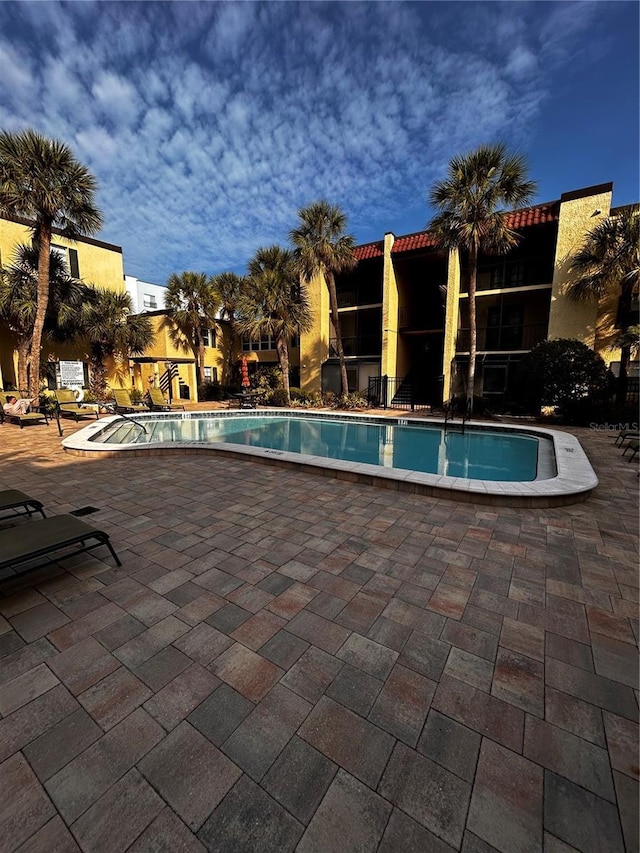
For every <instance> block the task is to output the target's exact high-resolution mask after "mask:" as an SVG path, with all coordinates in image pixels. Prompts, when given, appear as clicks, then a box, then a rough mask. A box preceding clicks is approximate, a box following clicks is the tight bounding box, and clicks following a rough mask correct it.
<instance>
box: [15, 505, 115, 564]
mask: <svg viewBox="0 0 640 853" xmlns="http://www.w3.org/2000/svg"><path fill="white" fill-rule="evenodd" d="M92 541H93V544H87V543H88V542H92ZM75 545H80V546H81V547H80V548H74V547H73V546H75ZM101 545H106V546H107V548H108V549H109V551H110V552H111V556H112V557H113V559H114V560H115V562H116V564H117V565H118V566H121V565H122V563H121V562H120V560H119V559H118V555H117V554H116V552H115V551H114V550H113V546H112V545H111V542H110V541H109V535H108V534H107V533H105V532H104V531H103V530H97V529H96V528H95V527H92V526H91V525H90V524H86V523H85V522H84V521H80V519H78V518H75V516H73V515H53V516H51V517H49V518H43V519H40V520H38V521H31V522H29V524H28V525H27V526H25V525H18V526H17V527H10V528H8V529H7V530H0V570H1V569H9V570H14V569H15V567H16V566H19V565H20V564H21V563H28V562H31V561H32V560H36V559H37V558H38V557H44V556H47V555H49V554H52V553H55V552H56V551H61V550H63V549H69V548H73V550H72V552H71V554H66V556H71V555H72V554H79V553H82V552H83V551H91V550H92V549H93V548H99V547H100V546H101ZM13 573H14V574H15V572H13Z"/></svg>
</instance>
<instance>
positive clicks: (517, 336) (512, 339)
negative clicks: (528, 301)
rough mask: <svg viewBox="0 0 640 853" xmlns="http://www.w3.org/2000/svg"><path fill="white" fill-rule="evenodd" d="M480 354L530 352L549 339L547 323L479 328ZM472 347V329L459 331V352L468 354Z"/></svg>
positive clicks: (457, 340)
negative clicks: (488, 352) (489, 352)
mask: <svg viewBox="0 0 640 853" xmlns="http://www.w3.org/2000/svg"><path fill="white" fill-rule="evenodd" d="M476 335H477V343H476V348H477V351H478V352H485V351H496V350H497V351H499V352H508V351H510V350H518V351H519V350H530V349H533V347H534V346H535V345H536V344H539V343H541V342H542V341H544V340H545V339H546V337H547V323H530V324H528V325H526V326H523V325H521V324H517V325H513V326H478V328H477V332H476ZM470 345H471V329H459V330H458V337H457V339H456V349H457V351H458V352H468V351H469V347H470Z"/></svg>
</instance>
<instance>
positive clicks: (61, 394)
mask: <svg viewBox="0 0 640 853" xmlns="http://www.w3.org/2000/svg"><path fill="white" fill-rule="evenodd" d="M55 396H56V409H57V411H58V414H60V415H62V416H63V417H65V418H73V420H74V421H81V420H83V419H84V418H92V417H93V416H94V415H95V417H96V420H97V418H98V408H97V407H96V408H95V410H94V409H93V408H91V409H85V408H84V407H83V405H82V403H79V402H78V401H77V400H76V397H75V394H74V393H73V391H71V389H69V388H58V390H57V391H55Z"/></svg>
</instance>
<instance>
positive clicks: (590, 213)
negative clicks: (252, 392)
mask: <svg viewBox="0 0 640 853" xmlns="http://www.w3.org/2000/svg"><path fill="white" fill-rule="evenodd" d="M612 190H613V185H612V184H601V185H598V186H593V187H587V188H585V189H581V190H577V191H575V192H568V193H564V194H563V195H562V196H561V197H560V198H559V199H557V200H555V201H552V202H549V203H546V204H538V205H533V206H531V207H527V208H525V209H522V210H517V211H514V212H512V213H511V214H509V220H508V224H509V227H510V228H512V229H513V230H515V231H517V232H518V233H519V234H520V237H521V239H520V242H519V244H518V245H517V246H516V247H515V248H514V249H513V250H511V251H510V252H509V253H508V254H507V255H502V256H483V255H481V256H480V258H479V268H478V279H477V297H476V304H477V362H476V393H477V394H481V395H483V396H485V397H487V398H489V399H490V400H492V401H493V402H494V404H495V405H496V406H500V405H501V404H504V403H505V402H508V401H509V399H510V397H512V396H513V393H514V390H515V388H514V385H515V383H516V382H517V364H518V362H519V361H520V360H521V358H522V356H523V355H524V354H525V353H526V352H528V351H529V350H530V349H531V348H532V347H533V346H535V345H536V344H537V343H539V342H540V341H543V340H545V339H547V338H578V339H580V340H582V341H583V342H584V343H586V344H587V345H588V346H590V347H591V348H593V349H594V350H595V351H596V352H598V353H599V354H600V355H601V356H602V358H603V359H604V360H605V362H606V363H607V364H608V365H610V367H611V368H612V370H613V372H614V373H616V372H617V370H618V368H619V358H620V352H619V350H616V349H614V348H612V340H613V338H614V336H615V330H614V328H613V323H612V308H615V305H616V302H617V294H616V293H615V292H614V293H611V294H609V295H608V297H607V298H606V299H604V300H601V302H600V303H599V304H595V303H577V302H575V301H573V300H571V299H569V297H568V296H567V286H568V284H569V282H570V278H571V272H570V269H569V260H570V258H571V256H572V255H573V254H574V253H575V252H576V251H577V250H578V249H579V248H580V247H581V246H582V245H583V243H584V240H585V237H586V235H587V233H588V232H589V231H590V230H592V229H593V228H594V227H595V226H596V225H597V224H598V222H600V221H602V219H604V218H606V217H608V216H610V215H613V216H615V215H616V213H617V212H619V210H620V208H618V209H612V208H611V200H612ZM355 252H356V256H357V258H358V265H357V267H356V268H355V270H354V271H352V272H350V273H345V274H341V275H339V276H337V277H336V288H337V292H338V305H339V311H340V317H341V331H342V337H343V345H344V350H345V355H346V360H347V374H348V376H349V387H350V390H361V391H364V390H367V388H369V389H370V390H371V389H373V390H374V392H375V393H374V396H378V397H380V399H381V402H383V403H387V404H389V403H391V402H392V400H393V401H394V402H395V403H398V404H403V403H405V404H406V403H409V402H411V401H413V402H415V403H416V404H419V405H427V404H430V405H434V404H435V405H437V404H440V403H442V402H443V401H444V400H448V399H450V397H451V396H452V395H454V394H463V393H464V380H465V376H466V370H467V365H468V360H469V319H468V315H469V300H468V271H467V258H466V257H465V256H464V254H463V255H462V256H461V257H459V255H458V253H457V252H452V253H450V254H447V253H445V252H443V251H441V250H439V249H438V248H437V247H436V245H435V243H434V240H433V238H432V236H431V235H430V234H429V232H428V231H420V232H418V233H415V234H409V235H405V236H400V237H396V236H395V235H393V234H391V233H388V234H386V235H385V236H384V239H382V240H380V241H377V242H374V243H368V244H366V245H361V246H358V247H356V250H355ZM311 298H312V302H313V304H314V307H315V308H316V311H317V328H315V329H314V330H313V331H312V332H310V333H309V334H307V335H303V337H302V341H301V343H302V349H301V355H300V358H301V376H302V380H301V381H302V387H303V388H307V389H309V390H312V389H319V388H321V387H322V388H324V389H331V390H334V391H336V390H339V374H338V362H337V358H336V357H335V356H334V353H333V351H332V341H331V325H330V320H329V306H328V297H327V296H326V287H325V285H324V282H323V281H321V280H319V279H316V280H314V281H313V282H312V285H311ZM636 308H637V302H636ZM613 314H615V311H614V312H613ZM634 371H635V375H637V362H636V363H635V365H634ZM377 377H387V380H386V381H382V382H381V381H380V379H379V378H377Z"/></svg>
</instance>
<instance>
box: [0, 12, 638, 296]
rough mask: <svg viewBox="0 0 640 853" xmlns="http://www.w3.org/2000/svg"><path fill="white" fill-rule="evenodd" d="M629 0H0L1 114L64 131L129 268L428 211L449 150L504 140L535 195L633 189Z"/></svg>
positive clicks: (421, 222) (187, 264)
mask: <svg viewBox="0 0 640 853" xmlns="http://www.w3.org/2000/svg"><path fill="white" fill-rule="evenodd" d="M638 8H639V7H638V4H637V3H635V2H628V3H626V2H624V3H620V2H604V3H596V2H587V3H583V2H570V3H560V2H533V3H528V2H507V3H498V2H491V3H465V2H456V3H449V2H431V3H429V2H424V3H404V2H393V3H383V2H380V3H376V2H364V3H361V2H347V3H342V2H334V3H323V2H306V3H295V2H283V3H280V2H267V3H252V2H231V3H226V2H208V3H198V2H178V3H155V2H143V3H137V2H126V3H118V2H77V3H75V2H74V3H65V4H58V3H56V2H47V3H42V2H37V3H31V2H24V3H11V2H5V3H0V81H2V83H0V128H2V129H3V130H19V129H23V128H25V127H33V128H35V129H37V130H39V131H40V132H42V133H44V134H47V135H49V136H52V137H56V138H59V139H62V140H64V141H65V142H67V143H68V144H69V145H70V146H71V147H72V148H73V150H74V151H75V153H76V155H77V156H78V158H79V159H80V160H81V161H83V162H84V163H86V164H87V165H88V166H89V168H90V169H91V170H92V171H93V173H94V174H95V175H96V177H97V179H98V182H99V194H98V204H99V206H100V208H101V209H102V210H103V212H104V216H105V225H104V228H103V230H102V232H101V234H100V235H99V236H100V238H101V239H103V240H106V241H109V242H112V243H116V244H118V245H121V246H122V247H123V251H124V265H125V272H126V273H128V274H130V275H135V276H137V277H139V278H141V279H143V280H146V281H152V282H156V283H159V284H164V283H166V280H167V278H168V277H169V275H170V274H171V273H173V272H182V271H183V270H187V269H191V270H196V271H203V272H206V273H210V274H214V273H218V272H222V271H224V270H230V269H233V270H235V271H238V272H242V271H244V268H245V265H246V263H247V261H248V260H249V258H250V257H251V256H252V254H253V253H254V252H255V250H256V249H257V248H258V247H259V246H261V245H269V244H271V243H280V244H282V245H284V244H286V242H287V235H288V232H289V230H290V229H291V228H292V227H294V226H295V223H296V211H297V210H298V209H299V208H300V207H301V206H303V205H305V204H308V203H310V202H311V201H314V200H317V199H319V198H326V199H328V200H329V201H331V202H332V203H334V204H338V205H340V206H341V207H342V208H343V209H344V211H345V212H346V214H347V216H348V219H349V231H350V233H352V234H353V235H354V236H355V238H356V240H357V241H358V242H360V243H364V242H369V241H371V240H378V239H381V238H382V236H383V235H384V233H385V232H386V231H393V232H394V233H395V234H397V235H399V234H406V233H410V232H413V231H418V230H421V229H422V228H424V227H425V226H426V224H427V222H428V220H429V218H430V215H431V211H430V210H429V208H428V205H427V195H428V192H429V188H430V187H431V185H432V184H433V182H434V181H436V180H438V179H439V178H441V177H442V176H443V175H444V173H445V170H446V165H447V162H448V160H449V158H450V157H451V156H452V155H453V154H459V153H463V152H465V151H469V150H472V149H473V148H474V147H476V146H477V145H479V144H481V143H484V142H493V141H498V140H500V141H504V142H506V143H507V145H508V146H509V147H510V148H512V149H514V150H517V151H519V152H521V153H523V154H524V155H525V156H526V157H527V158H528V162H529V165H530V177H531V178H533V179H534V180H536V181H537V182H538V185H539V192H538V196H537V199H536V200H537V201H549V200H552V199H555V198H558V197H559V196H560V194H561V193H562V192H567V191H569V190H574V189H578V188H581V187H584V186H590V185H592V184H598V183H603V182H605V181H614V204H626V203H629V202H633V201H638V199H639V197H640V191H639V187H638V182H639V178H638V155H639V141H638V126H639V120H638V78H639V75H638V54H639V47H638Z"/></svg>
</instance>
